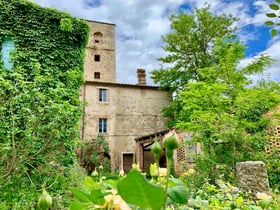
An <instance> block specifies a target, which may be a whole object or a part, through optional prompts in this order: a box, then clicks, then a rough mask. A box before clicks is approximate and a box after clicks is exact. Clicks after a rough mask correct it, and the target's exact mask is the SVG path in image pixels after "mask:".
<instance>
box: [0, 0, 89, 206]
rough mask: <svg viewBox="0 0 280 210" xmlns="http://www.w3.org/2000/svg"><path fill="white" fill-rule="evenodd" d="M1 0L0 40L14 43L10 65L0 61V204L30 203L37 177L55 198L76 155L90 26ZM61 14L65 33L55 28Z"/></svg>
mask: <svg viewBox="0 0 280 210" xmlns="http://www.w3.org/2000/svg"><path fill="white" fill-rule="evenodd" d="M0 6H1V11H0V46H1V43H2V40H4V38H6V37H8V38H11V39H12V40H14V42H15V50H13V51H12V53H11V54H10V56H11V59H12V61H13V68H12V69H11V70H8V69H5V68H3V66H0V83H1V84H0V85H1V90H0V99H1V100H0V156H1V160H0V161H1V162H0V163H1V164H0V185H1V191H3V192H4V193H2V192H1V193H0V194H1V196H0V202H1V201H3V200H5V201H6V202H7V204H8V205H9V208H11V209H18V208H19V209H30V208H31V206H32V205H33V204H32V203H33V202H35V201H36V198H37V196H36V195H37V191H39V190H40V186H41V184H42V183H43V182H46V184H47V185H46V187H47V188H48V187H50V188H51V189H49V190H48V191H49V192H50V194H51V195H52V196H53V195H54V196H53V197H56V195H59V194H61V193H64V190H65V189H64V188H65V187H66V179H65V177H64V172H65V171H64V170H65V167H67V166H68V165H70V164H72V163H73V162H74V161H75V154H74V145H75V142H76V141H77V139H78V138H79V131H78V128H79V127H78V126H79V119H80V116H81V106H80V101H79V88H80V86H81V85H82V82H83V58H84V48H85V46H86V43H87V39H88V32H89V27H88V26H87V25H86V24H85V22H84V21H80V20H78V19H76V18H73V17H71V16H70V15H68V14H66V13H62V12H59V11H57V10H54V9H46V8H41V7H39V6H38V5H35V4H33V3H31V2H29V1H23V0H0ZM63 18H64V19H65V18H66V19H67V20H70V21H71V23H72V27H73V28H72V30H71V31H69V30H68V31H61V28H60V20H62V19H63ZM62 22H64V23H65V21H62ZM68 26H69V25H68ZM24 201H25V202H26V204H24V203H23V202H24ZM19 203H21V204H19ZM18 205H19V206H20V207H17V206H18ZM57 209H58V208H57Z"/></svg>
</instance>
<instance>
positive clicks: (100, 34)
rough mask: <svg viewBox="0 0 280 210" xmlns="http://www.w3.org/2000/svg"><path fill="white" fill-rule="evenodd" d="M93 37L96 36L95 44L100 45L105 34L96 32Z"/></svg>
mask: <svg viewBox="0 0 280 210" xmlns="http://www.w3.org/2000/svg"><path fill="white" fill-rule="evenodd" d="M93 36H94V42H95V43H100V42H101V40H102V37H103V34H102V33H100V32H95V33H94V34H93Z"/></svg>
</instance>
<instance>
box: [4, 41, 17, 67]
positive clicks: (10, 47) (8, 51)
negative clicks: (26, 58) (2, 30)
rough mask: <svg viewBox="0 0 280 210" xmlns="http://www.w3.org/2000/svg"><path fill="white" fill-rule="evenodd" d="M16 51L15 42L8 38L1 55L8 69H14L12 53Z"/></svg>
mask: <svg viewBox="0 0 280 210" xmlns="http://www.w3.org/2000/svg"><path fill="white" fill-rule="evenodd" d="M14 49H15V42H14V40H12V39H10V38H6V39H4V40H3V42H2V47H1V55H2V61H3V67H4V68H6V69H12V68H13V62H12V60H11V56H10V55H11V52H12V51H13V50H14Z"/></svg>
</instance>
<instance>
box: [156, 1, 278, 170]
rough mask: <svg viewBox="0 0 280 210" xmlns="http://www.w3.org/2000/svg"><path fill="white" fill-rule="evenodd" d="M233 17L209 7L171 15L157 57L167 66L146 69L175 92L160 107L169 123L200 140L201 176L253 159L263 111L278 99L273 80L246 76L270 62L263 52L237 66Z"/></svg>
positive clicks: (261, 137)
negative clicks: (161, 53)
mask: <svg viewBox="0 0 280 210" xmlns="http://www.w3.org/2000/svg"><path fill="white" fill-rule="evenodd" d="M236 20H237V19H236V18H234V17H232V16H230V15H229V16H226V15H221V16H215V15H213V14H211V12H210V6H209V5H208V6H206V7H205V8H202V9H196V11H195V13H194V14H185V13H180V14H179V15H173V16H171V33H170V34H167V35H165V36H164V37H163V40H164V41H165V44H166V45H165V47H164V49H165V51H166V52H167V56H166V57H163V58H159V60H160V61H161V62H162V64H164V65H165V66H167V67H166V68H164V67H162V68H161V69H159V70H155V71H153V72H152V74H153V79H154V81H155V82H158V83H159V84H160V86H161V87H163V88H169V89H170V90H171V91H172V92H174V93H175V94H174V100H173V102H172V104H171V105H170V106H169V107H167V108H166V109H165V110H164V111H165V116H168V117H171V122H170V126H174V127H177V128H179V129H182V130H187V131H190V132H191V133H192V136H193V138H192V140H193V141H195V142H201V143H203V144H202V147H203V151H204V153H203V158H204V160H206V161H201V162H200V163H202V164H204V166H206V165H207V164H208V165H207V167H208V170H206V168H204V170H205V171H207V176H208V175H209V174H215V170H214V169H215V165H217V164H225V165H226V166H227V168H228V169H229V171H228V172H233V171H234V170H233V168H234V166H235V163H236V162H237V161H242V160H249V159H250V160H253V159H257V156H258V155H260V154H262V152H264V147H265V142H266V139H267V138H268V136H267V128H268V126H269V119H268V118H266V117H265V116H264V113H266V112H268V111H269V110H271V109H272V108H274V107H276V106H277V105H278V104H279V103H280V98H279V93H280V92H279V89H280V88H279V83H275V82H271V81H265V80H263V81H260V82H258V83H257V84H254V85H253V84H252V83H253V81H252V80H250V77H251V76H252V75H255V74H262V73H263V72H264V70H265V67H267V66H268V65H270V64H271V63H272V62H273V60H272V59H271V58H270V57H269V56H267V55H261V56H259V57H258V58H257V59H255V60H254V61H253V62H252V63H250V64H248V65H247V66H245V67H243V68H240V67H239V63H240V60H241V59H243V58H244V50H245V46H244V45H242V44H241V43H240V42H239V41H238V39H237V36H236V30H237V29H236V28H233V27H232V25H233V23H234V21H236ZM226 174H230V173H226Z"/></svg>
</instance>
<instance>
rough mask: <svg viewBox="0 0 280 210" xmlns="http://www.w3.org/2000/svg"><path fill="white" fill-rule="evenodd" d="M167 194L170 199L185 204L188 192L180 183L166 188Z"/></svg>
mask: <svg viewBox="0 0 280 210" xmlns="http://www.w3.org/2000/svg"><path fill="white" fill-rule="evenodd" d="M167 195H168V196H169V197H170V198H171V200H172V201H174V202H176V203H181V204H186V203H187V202H188V199H189V192H188V191H187V189H186V187H184V186H182V185H178V186H175V187H170V188H168V190H167Z"/></svg>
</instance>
